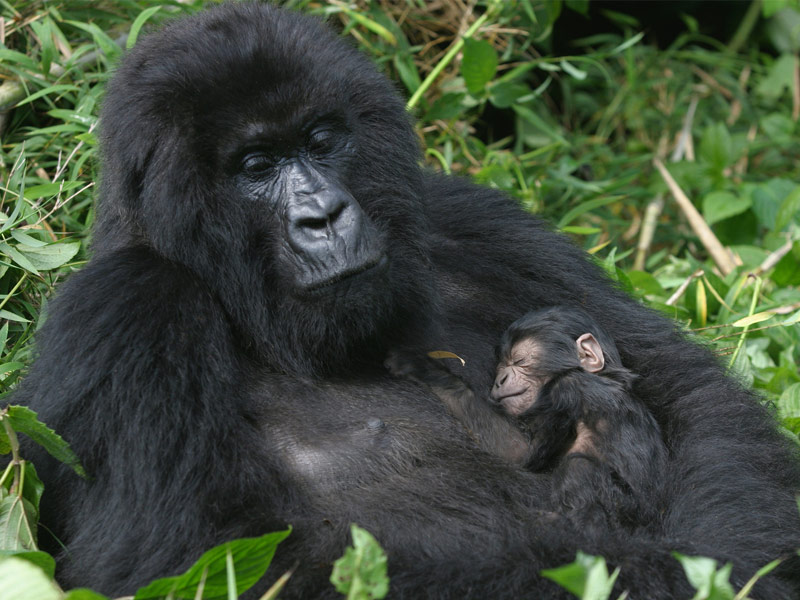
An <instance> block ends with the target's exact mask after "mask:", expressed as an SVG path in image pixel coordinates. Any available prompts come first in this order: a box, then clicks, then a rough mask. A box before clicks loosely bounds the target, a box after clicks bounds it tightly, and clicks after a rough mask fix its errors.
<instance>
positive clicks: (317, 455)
mask: <svg viewBox="0 0 800 600" xmlns="http://www.w3.org/2000/svg"><path fill="white" fill-rule="evenodd" d="M287 398H292V401H287ZM252 401H253V407H254V414H255V416H256V417H255V418H256V422H257V426H258V428H259V430H260V431H261V436H262V439H263V440H264V441H265V443H266V446H267V448H266V451H267V452H268V453H269V454H270V455H271V456H273V457H279V461H280V462H281V464H282V466H283V467H284V468H285V470H286V472H287V474H288V475H289V477H290V478H292V479H294V480H296V481H297V482H298V483H299V484H300V485H301V486H302V487H304V488H306V489H310V490H313V491H316V492H320V493H322V492H324V493H330V492H332V491H336V490H342V489H347V488H350V487H353V486H356V485H368V484H369V483H371V482H373V481H376V480H382V479H386V478H392V477H396V476H408V475H409V474H410V473H413V472H414V471H415V470H416V469H418V468H420V466H424V465H427V464H435V463H436V462H437V461H438V460H440V457H442V456H446V455H450V454H452V452H453V451H458V450H457V449H458V448H460V451H462V452H463V450H464V448H465V446H469V445H470V444H471V442H470V441H469V440H468V439H467V438H466V435H465V433H464V430H463V428H462V427H461V426H460V425H459V424H458V423H457V422H455V421H454V420H453V418H452V417H451V416H450V415H449V414H448V413H447V411H446V410H445V408H444V406H443V405H442V404H441V402H440V401H439V400H438V399H437V398H435V397H434V396H433V395H432V394H430V393H429V392H428V391H426V390H424V389H423V388H422V387H420V386H418V385H416V384H413V383H411V382H406V381H402V380H396V379H389V378H385V379H380V380H373V381H369V380H367V381H359V382H339V383H315V382H309V381H303V380H299V379H294V378H287V377H283V376H270V377H269V378H267V379H265V380H262V381H261V382H260V384H259V386H258V387H257V388H256V392H255V394H254V398H253V400H252Z"/></svg>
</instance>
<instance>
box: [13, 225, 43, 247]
mask: <svg viewBox="0 0 800 600" xmlns="http://www.w3.org/2000/svg"><path fill="white" fill-rule="evenodd" d="M11 237H13V238H14V239H15V240H17V241H18V242H19V243H20V244H23V245H24V246H30V247H31V248H41V247H42V246H47V242H43V241H42V240H37V239H36V238H35V237H33V236H31V235H28V234H27V233H25V232H24V231H22V230H21V229H12V230H11Z"/></svg>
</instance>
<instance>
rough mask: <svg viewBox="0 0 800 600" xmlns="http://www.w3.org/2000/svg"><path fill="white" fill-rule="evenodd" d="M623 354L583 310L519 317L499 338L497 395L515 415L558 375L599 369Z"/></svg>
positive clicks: (560, 309)
mask: <svg viewBox="0 0 800 600" xmlns="http://www.w3.org/2000/svg"><path fill="white" fill-rule="evenodd" d="M606 362H608V364H609V365H614V366H619V365H621V360H620V358H619V353H618V352H617V348H616V346H615V345H614V342H613V340H612V339H611V338H610V336H608V334H606V333H605V332H604V331H603V330H602V329H601V328H600V327H599V326H598V325H597V323H595V322H594V320H593V319H592V318H591V317H590V316H589V315H588V314H587V313H586V312H584V311H583V310H581V309H578V308H569V307H561V306H558V307H551V308H545V309H542V310H537V311H533V312H529V313H527V314H526V315H525V316H523V317H521V318H520V319H517V320H516V321H514V323H512V324H511V326H509V328H508V329H507V330H506V332H505V333H504V334H503V339H502V341H501V342H500V352H499V360H498V363H497V377H496V379H495V382H494V385H493V386H492V393H491V396H492V400H494V401H495V402H496V403H498V404H499V405H500V407H502V409H503V410H504V411H505V412H506V413H508V414H509V415H511V416H515V417H516V416H519V415H522V414H523V413H525V412H526V411H527V410H528V409H529V408H531V407H532V406H533V405H534V404H535V403H536V399H537V398H538V396H539V393H540V392H541V390H542V387H544V385H545V384H546V383H547V382H548V381H550V380H551V379H552V378H553V377H555V376H557V375H559V374H561V373H564V372H567V371H570V370H573V369H583V370H585V371H587V372H590V373H599V372H600V371H602V370H603V368H604V367H605V365H606Z"/></svg>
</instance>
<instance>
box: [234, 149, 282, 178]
mask: <svg viewBox="0 0 800 600" xmlns="http://www.w3.org/2000/svg"><path fill="white" fill-rule="evenodd" d="M274 166H275V161H274V160H273V158H272V157H271V156H269V155H268V154H265V153H263V152H251V153H250V154H248V155H246V156H245V157H244V158H243V159H242V170H243V171H244V172H245V173H247V174H249V175H260V174H263V173H266V172H267V171H269V170H271V169H272V168H273V167H274Z"/></svg>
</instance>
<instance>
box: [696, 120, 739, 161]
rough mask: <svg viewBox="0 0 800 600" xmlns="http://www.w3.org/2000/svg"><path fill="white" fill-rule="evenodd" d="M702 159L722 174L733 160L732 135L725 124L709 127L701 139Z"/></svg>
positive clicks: (700, 154) (700, 151)
mask: <svg viewBox="0 0 800 600" xmlns="http://www.w3.org/2000/svg"><path fill="white" fill-rule="evenodd" d="M699 156H700V158H701V159H702V160H703V161H704V162H706V163H708V164H709V165H710V166H711V167H712V169H714V170H715V171H719V172H721V171H722V170H723V169H724V168H725V167H727V166H728V165H729V164H730V162H731V160H732V157H731V135H730V133H728V129H727V128H726V127H725V125H724V124H723V123H714V124H713V125H709V126H708V127H706V128H705V130H704V131H703V135H702V137H701V138H700V150H699Z"/></svg>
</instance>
